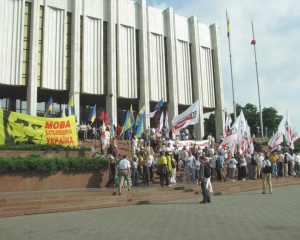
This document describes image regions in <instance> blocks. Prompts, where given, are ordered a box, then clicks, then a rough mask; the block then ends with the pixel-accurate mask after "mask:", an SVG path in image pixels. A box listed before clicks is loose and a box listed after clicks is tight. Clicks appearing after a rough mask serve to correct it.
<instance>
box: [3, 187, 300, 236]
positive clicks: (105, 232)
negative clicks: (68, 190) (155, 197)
mask: <svg viewBox="0 0 300 240" xmlns="http://www.w3.org/2000/svg"><path fill="white" fill-rule="evenodd" d="M273 190H274V193H273V194H264V195H263V194H261V191H253V192H244V193H237V194H230V195H223V196H215V197H212V203H210V204H209V203H207V204H199V201H200V200H201V199H190V200H183V201H175V202H167V203H158V204H150V205H137V206H127V207H117V208H107V209H96V210H87V211H77V212H66V213H49V214H41V215H30V216H22V217H10V218H2V219H0V239H1V240H9V239H14V240H18V239H22V240H23V239H24V240H25V239H28V240H29V239H30V240H33V239H42V240H46V239H72V240H74V239H85V240H89V239H212V240H214V239H223V240H224V239H239V240H240V239H251V240H253V239H282V240H284V239H300V217H299V215H300V214H299V213H300V185H296V186H287V187H281V188H275V189H273Z"/></svg>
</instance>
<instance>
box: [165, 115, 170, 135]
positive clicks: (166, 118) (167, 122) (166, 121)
mask: <svg viewBox="0 0 300 240" xmlns="http://www.w3.org/2000/svg"><path fill="white" fill-rule="evenodd" d="M165 127H166V130H167V133H166V137H167V138H170V135H169V131H170V128H169V117H168V111H166V117H165Z"/></svg>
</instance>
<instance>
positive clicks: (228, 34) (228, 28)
mask: <svg viewBox="0 0 300 240" xmlns="http://www.w3.org/2000/svg"><path fill="white" fill-rule="evenodd" d="M226 18H227V37H230V23H229V17H228V14H227V11H226Z"/></svg>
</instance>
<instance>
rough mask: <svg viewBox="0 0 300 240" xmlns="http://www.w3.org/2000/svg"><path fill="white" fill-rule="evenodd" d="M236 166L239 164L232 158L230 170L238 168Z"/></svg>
mask: <svg viewBox="0 0 300 240" xmlns="http://www.w3.org/2000/svg"><path fill="white" fill-rule="evenodd" d="M236 164H237V161H236V160H235V159H234V158H230V159H229V160H228V166H229V168H236Z"/></svg>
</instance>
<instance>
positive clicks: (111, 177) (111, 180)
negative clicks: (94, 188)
mask: <svg viewBox="0 0 300 240" xmlns="http://www.w3.org/2000/svg"><path fill="white" fill-rule="evenodd" d="M114 185H115V173H112V172H111V173H110V174H109V186H110V187H111V186H114Z"/></svg>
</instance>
